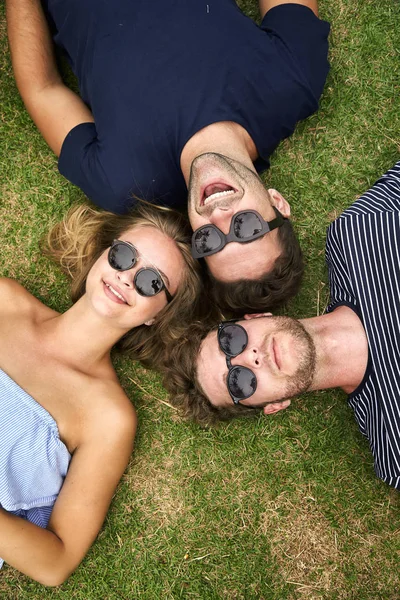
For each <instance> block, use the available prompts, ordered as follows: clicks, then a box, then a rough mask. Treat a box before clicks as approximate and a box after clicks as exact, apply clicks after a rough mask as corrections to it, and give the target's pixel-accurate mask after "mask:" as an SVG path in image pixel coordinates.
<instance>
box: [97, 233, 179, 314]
mask: <svg viewBox="0 0 400 600" xmlns="http://www.w3.org/2000/svg"><path fill="white" fill-rule="evenodd" d="M118 244H120V245H121V246H126V247H127V248H129V250H131V252H132V254H133V259H132V262H131V265H130V266H129V267H126V268H124V269H117V268H115V266H114V265H112V264H111V260H110V253H111V251H112V249H113V248H114V247H115V246H117V245H118ZM107 259H108V264H109V265H110V267H111V268H112V269H114V270H115V271H129V270H130V269H133V267H134V266H135V265H136V263H137V262H138V260H139V252H138V250H137V248H136V247H135V246H134V245H133V244H131V243H130V242H124V241H123V240H113V242H112V244H111V246H110V248H109V250H108V254H107ZM143 271H152V272H153V273H155V274H156V275H157V276H158V277H159V278H160V281H161V284H162V287H161V288H160V290H159V291H158V292H157V293H156V294H151V295H149V296H148V295H146V294H143V293H142V292H141V291H140V290H139V288H138V286H137V284H136V281H137V277H138V275H139V274H140V273H142V272H143ZM133 283H134V285H135V290H136V291H137V293H138V294H139V295H140V296H143V298H153V297H154V296H158V294H160V293H161V292H162V291H165V295H166V297H167V303H168V304H169V303H170V302H171V301H172V300H173V296H172V295H171V293H170V291H169V290H168V288H167V286H166V285H165V282H164V280H163V278H162V277H161V273H160V272H159V271H158V270H157V269H156V268H155V267H141V268H140V269H138V270H137V271H136V273H135V276H134V278H133Z"/></svg>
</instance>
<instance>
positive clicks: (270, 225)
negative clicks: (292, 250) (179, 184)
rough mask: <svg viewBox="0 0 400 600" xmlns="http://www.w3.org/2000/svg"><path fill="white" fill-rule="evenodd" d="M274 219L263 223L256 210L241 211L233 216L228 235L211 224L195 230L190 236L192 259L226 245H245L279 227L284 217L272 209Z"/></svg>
mask: <svg viewBox="0 0 400 600" xmlns="http://www.w3.org/2000/svg"><path fill="white" fill-rule="evenodd" d="M273 209H274V211H275V214H276V218H275V219H272V221H265V219H263V217H262V216H261V215H260V213H258V212H257V211H256V210H241V211H240V212H237V213H236V214H234V215H233V217H232V220H231V225H230V228H229V233H228V234H227V235H225V233H223V232H222V231H221V230H220V229H219V227H217V226H216V225H212V224H211V223H209V224H207V225H203V226H202V227H199V228H198V229H196V231H195V232H194V233H193V235H192V256H193V258H204V257H205V256H210V255H211V254H216V253H217V252H220V251H221V250H222V249H223V248H225V246H226V245H227V244H230V243H231V242H239V243H240V244H246V243H248V242H252V241H253V240H257V239H258V238H260V237H263V236H264V235H266V234H267V233H269V232H270V231H272V230H273V229H276V228H277V227H281V225H283V223H284V222H285V217H284V216H283V215H281V213H280V212H279V210H278V209H277V208H275V206H274V207H273Z"/></svg>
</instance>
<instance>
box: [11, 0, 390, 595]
mask: <svg viewBox="0 0 400 600" xmlns="http://www.w3.org/2000/svg"><path fill="white" fill-rule="evenodd" d="M241 6H242V8H243V9H244V10H245V11H246V12H247V13H248V14H250V15H255V14H256V11H257V3H256V2H254V1H253V0H247V1H246V0H245V1H243V2H241ZM320 13H321V16H322V17H324V18H326V19H328V20H330V21H331V23H332V35H331V53H330V58H331V65H332V70H331V72H330V75H329V78H328V82H327V85H326V88H325V92H324V96H323V99H322V102H321V109H320V111H319V113H318V114H316V115H314V116H312V117H311V118H310V119H308V120H307V121H306V122H305V123H302V124H300V126H299V127H298V128H297V130H296V133H295V134H294V136H293V137H292V138H291V139H289V140H286V141H285V142H284V143H282V144H281V146H280V147H279V149H278V151H277V152H276V153H275V155H274V156H273V157H272V167H271V169H270V171H269V173H267V175H266V177H265V180H266V183H267V184H268V185H269V186H272V187H276V188H277V189H279V190H280V191H281V192H282V193H283V194H284V195H285V196H286V197H287V198H288V199H289V200H290V201H291V204H292V210H293V214H294V216H295V224H296V228H297V230H298V232H299V235H300V237H301V241H302V245H303V248H304V250H305V253H306V256H307V274H306V280H305V285H304V287H303V290H302V293H301V294H300V295H299V296H298V297H297V298H296V299H295V300H294V301H293V303H292V305H291V307H290V310H289V311H288V312H289V313H290V314H292V315H294V316H298V317H300V316H314V315H316V314H320V313H321V312H323V310H324V307H325V306H326V302H327V298H328V290H327V285H326V282H327V279H326V271H325V266H324V255H323V251H324V239H325V230H326V226H327V224H328V223H329V222H330V221H331V220H332V219H333V218H335V216H337V215H338V214H339V213H340V212H341V211H342V210H343V209H344V208H345V207H346V206H348V205H349V204H350V203H351V202H352V201H353V200H354V199H355V198H356V197H357V196H358V195H359V194H361V193H362V192H363V191H364V190H365V189H367V188H368V187H369V186H370V185H371V184H372V183H373V182H374V181H375V179H376V178H377V177H379V175H381V174H382V173H383V172H384V171H385V170H386V169H387V168H389V167H390V166H391V165H392V164H393V163H394V162H395V160H397V159H398V155H399V139H400V111H399V96H400V90H399V64H398V63H399V48H400V43H399V42H400V35H399V31H400V9H399V2H398V0H379V2H376V0H335V1H333V0H321V2H320ZM0 79H1V85H0V173H1V175H0V177H1V179H0V186H1V187H0V234H1V239H2V248H1V256H2V261H1V265H2V266H1V269H0V272H1V273H2V274H3V275H8V276H11V277H15V278H17V279H18V280H19V281H21V283H23V284H24V285H25V286H26V287H27V288H28V289H29V290H30V291H31V292H32V293H34V294H36V295H37V296H38V297H39V298H40V299H42V300H43V301H44V302H46V303H47V304H49V305H50V306H52V307H54V308H57V309H59V310H63V309H65V308H66V307H67V306H68V286H67V282H66V281H65V279H64V278H63V277H62V276H61V275H60V273H59V272H58V271H57V269H56V268H55V267H54V266H53V265H51V264H50V263H49V262H48V261H47V260H46V259H44V258H43V257H42V256H41V255H40V252H39V249H38V242H39V240H40V238H41V236H42V235H43V234H44V233H45V232H46V231H47V230H48V228H49V227H50V225H51V223H53V222H54V221H55V220H57V219H59V218H60V217H61V216H62V215H63V214H64V212H65V211H66V209H67V208H68V207H69V206H70V205H71V203H72V202H74V201H76V200H77V199H79V198H80V192H79V190H77V189H76V188H74V187H73V186H71V185H70V184H69V183H68V182H66V181H65V180H64V179H63V178H62V177H61V176H60V175H59V174H58V172H57V166H56V160H55V158H54V156H53V155H52V153H51V151H50V150H49V149H48V148H47V146H46V144H45V143H44V141H43V140H42V139H41V136H40V135H39V133H38V132H37V130H36V129H35V127H34V126H33V124H32V123H31V121H30V119H29V117H28V115H27V113H26V112H25V110H24V107H23V104H22V102H21V100H20V98H19V96H18V93H17V90H16V88H15V85H14V82H13V77H12V71H11V66H10V59H9V55H8V49H7V43H6V34H5V23H4V7H3V6H1V7H0ZM117 369H118V372H119V374H120V376H121V382H122V384H123V385H124V387H125V388H126V390H127V392H128V394H129V395H130V397H131V398H132V401H133V402H134V404H135V406H136V407H137V410H138V415H139V422H140V427H139V432H138V436H137V444H136V450H135V453H134V455H133V457H132V460H131V463H130V466H129V469H128V470H127V472H126V474H125V476H124V478H123V480H122V482H121V484H120V486H119V488H118V491H117V493H116V496H115V499H114V501H113V503H112V506H111V509H110V512H109V514H108V516H107V519H106V522H105V525H104V527H103V529H102V531H101V533H100V535H99V537H98V539H97V541H96V543H95V544H94V546H93V548H92V549H91V550H90V552H89V554H88V556H87V558H86V559H85V560H84V561H83V563H82V565H81V566H80V567H79V568H78V570H77V571H76V572H75V573H74V574H73V575H72V576H71V578H70V579H69V580H68V581H67V582H66V583H65V584H64V585H63V586H61V587H60V588H57V589H45V588H43V587H42V586H40V585H39V584H36V583H34V582H32V581H30V580H29V579H28V578H27V577H25V576H23V575H21V574H19V573H17V572H16V571H14V570H13V569H12V568H10V567H8V566H5V567H4V568H3V570H2V571H1V572H0V595H1V598H4V599H5V600H14V599H15V600H25V599H29V600H39V599H40V600H46V599H48V598H65V599H68V600H70V599H76V600H95V599H101V600H109V599H110V600H111V599H114V598H115V599H117V598H118V599H119V598H120V599H123V600H124V599H129V600H131V599H136V598H140V599H146V600H158V599H161V598H162V599H166V600H169V599H171V600H172V599H174V600H175V599H180V598H182V599H204V600H214V599H215V600H216V599H219V598H223V599H228V600H239V599H243V600H253V599H254V600H286V599H287V600H294V599H314V598H315V599H320V598H323V599H329V600H336V599H337V600H339V599H344V600H378V599H382V600H398V599H399V598H400V576H399V554H400V541H399V540H400V535H399V533H400V531H399V520H398V515H399V508H400V497H399V495H398V494H397V492H395V491H393V490H391V489H390V488H389V487H388V486H386V485H385V484H383V483H382V482H380V481H379V480H378V479H376V477H375V475H374V472H373V468H372V457H371V454H370V452H369V450H368V447H367V443H366V441H365V440H364V439H363V438H362V436H361V435H360V434H359V432H358V430H357V426H356V423H355V422H354V419H353V416H352V412H351V410H350V409H349V408H348V407H347V404H346V401H345V396H344V394H342V393H341V392H338V391H330V392H319V393H315V394H309V395H307V396H304V397H302V398H300V399H299V400H297V401H294V402H293V403H292V407H291V408H290V409H289V410H287V411H284V412H283V413H279V414H278V415H275V416H274V417H270V418H264V417H260V418H259V419H257V420H254V421H245V422H239V421H238V422H234V423H231V424H229V425H224V426H221V427H219V428H216V429H213V430H201V429H199V428H198V427H197V426H195V425H193V424H188V423H184V422H182V421H181V420H180V419H179V418H178V417H177V415H176V414H175V412H174V411H173V410H172V409H171V408H169V407H168V406H166V405H165V404H164V403H163V402H165V401H166V400H167V398H166V395H165V392H164V391H163V389H162V387H161V386H160V383H159V378H158V377H157V376H156V375H155V374H153V373H150V372H148V371H146V370H144V369H142V368H141V367H139V366H138V365H135V364H132V363H130V362H129V361H127V360H124V359H118V361H117ZM132 379H133V380H134V382H135V383H134V382H132V381H131V380H132Z"/></svg>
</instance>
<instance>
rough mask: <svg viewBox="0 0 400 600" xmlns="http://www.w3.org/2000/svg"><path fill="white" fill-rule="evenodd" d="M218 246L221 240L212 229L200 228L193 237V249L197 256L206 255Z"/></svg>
mask: <svg viewBox="0 0 400 600" xmlns="http://www.w3.org/2000/svg"><path fill="white" fill-rule="evenodd" d="M220 244H221V238H220V236H219V234H218V231H216V229H214V227H202V228H201V229H199V231H198V232H197V233H196V235H195V236H194V247H195V248H196V252H198V254H207V253H208V252H211V251H212V250H215V249H216V248H218V246H219V245H220Z"/></svg>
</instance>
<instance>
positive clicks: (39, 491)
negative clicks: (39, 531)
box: [0, 369, 71, 567]
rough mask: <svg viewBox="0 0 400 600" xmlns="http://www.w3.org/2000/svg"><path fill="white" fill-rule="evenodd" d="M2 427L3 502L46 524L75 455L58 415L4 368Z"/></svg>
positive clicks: (0, 387)
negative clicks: (63, 435) (66, 442)
mask: <svg viewBox="0 0 400 600" xmlns="http://www.w3.org/2000/svg"><path fill="white" fill-rule="evenodd" d="M0 431H1V435H0V506H1V507H2V508H3V509H5V510H7V511H9V512H12V513H14V514H15V515H18V516H20V517H23V518H24V519H27V520H28V521H31V522H32V523H35V525H39V526H40V527H46V526H47V523H48V521H49V518H50V515H51V511H52V507H53V505H54V502H55V501H56V498H57V496H58V493H59V491H60V488H61V486H62V484H63V481H64V477H65V475H66V473H67V470H68V466H69V462H70V460H71V456H70V454H69V452H68V450H67V448H66V446H65V445H64V444H63V443H62V442H61V440H60V438H59V435H58V428H57V424H56V422H55V421H54V419H53V417H52V416H51V415H50V414H49V413H48V412H47V411H46V410H45V409H44V408H43V407H42V406H41V405H40V404H38V403H37V402H36V401H35V400H34V399H33V398H32V397H31V396H29V395H28V394H27V393H26V392H25V391H24V390H23V389H22V388H20V387H19V385H17V384H16V383H15V381H13V380H12V379H11V378H10V377H8V375H6V374H5V373H4V372H3V371H2V370H1V369H0ZM2 564H3V561H2V560H1V559H0V567H1V566H2Z"/></svg>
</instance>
